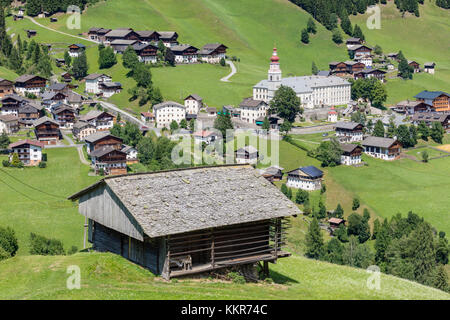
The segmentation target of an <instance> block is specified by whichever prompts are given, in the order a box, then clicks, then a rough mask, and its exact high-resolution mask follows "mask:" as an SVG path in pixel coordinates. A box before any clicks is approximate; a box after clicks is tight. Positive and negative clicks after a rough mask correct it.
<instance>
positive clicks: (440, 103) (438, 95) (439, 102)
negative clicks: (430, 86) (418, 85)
mask: <svg viewBox="0 0 450 320" xmlns="http://www.w3.org/2000/svg"><path fill="white" fill-rule="evenodd" d="M414 98H416V100H417V101H422V102H425V103H426V104H429V105H432V106H433V109H434V110H433V111H436V112H450V94H448V93H446V92H443V91H427V90H425V91H422V92H420V93H419V94H417V95H415V96H414Z"/></svg>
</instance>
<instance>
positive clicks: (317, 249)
mask: <svg viewBox="0 0 450 320" xmlns="http://www.w3.org/2000/svg"><path fill="white" fill-rule="evenodd" d="M324 254H325V246H324V242H323V236H322V232H321V231H320V227H319V222H318V221H317V219H316V218H313V220H312V221H311V223H310V225H309V228H308V233H307V234H306V256H307V257H308V258H312V259H317V260H319V259H322V258H323V256H324Z"/></svg>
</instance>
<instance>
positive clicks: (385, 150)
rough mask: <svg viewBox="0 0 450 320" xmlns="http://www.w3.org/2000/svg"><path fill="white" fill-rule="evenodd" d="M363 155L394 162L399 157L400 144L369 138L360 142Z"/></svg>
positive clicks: (388, 139)
mask: <svg viewBox="0 0 450 320" xmlns="http://www.w3.org/2000/svg"><path fill="white" fill-rule="evenodd" d="M361 144H362V146H363V147H364V153H365V154H367V155H369V156H371V157H374V158H379V159H382V160H395V159H397V158H398V157H399V156H400V152H401V147H402V146H401V144H400V142H398V141H397V140H395V139H391V138H382V137H372V136H369V137H367V138H366V139H364V141H363V142H361Z"/></svg>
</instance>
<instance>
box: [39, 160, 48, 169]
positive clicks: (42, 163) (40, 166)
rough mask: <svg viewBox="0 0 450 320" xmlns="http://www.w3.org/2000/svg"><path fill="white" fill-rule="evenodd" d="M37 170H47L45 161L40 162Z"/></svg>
mask: <svg viewBox="0 0 450 320" xmlns="http://www.w3.org/2000/svg"><path fill="white" fill-rule="evenodd" d="M39 168H42V169H43V168H47V162H45V161H41V162H39Z"/></svg>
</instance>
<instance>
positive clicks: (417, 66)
mask: <svg viewBox="0 0 450 320" xmlns="http://www.w3.org/2000/svg"><path fill="white" fill-rule="evenodd" d="M408 65H409V66H410V67H412V68H413V70H414V73H418V72H420V64H419V63H418V62H416V61H414V60H408Z"/></svg>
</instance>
